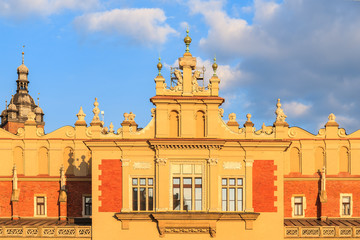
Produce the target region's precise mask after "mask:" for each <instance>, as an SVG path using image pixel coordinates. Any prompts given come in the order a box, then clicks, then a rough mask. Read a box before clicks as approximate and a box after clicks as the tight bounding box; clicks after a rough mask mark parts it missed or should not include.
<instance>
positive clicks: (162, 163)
mask: <svg viewBox="0 0 360 240" xmlns="http://www.w3.org/2000/svg"><path fill="white" fill-rule="evenodd" d="M155 162H156V164H158V165H159V166H165V165H166V163H167V158H156V159H155Z"/></svg>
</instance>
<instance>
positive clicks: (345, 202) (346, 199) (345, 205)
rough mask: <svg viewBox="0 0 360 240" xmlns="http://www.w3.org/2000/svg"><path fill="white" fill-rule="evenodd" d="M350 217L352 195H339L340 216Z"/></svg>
mask: <svg viewBox="0 0 360 240" xmlns="http://www.w3.org/2000/svg"><path fill="white" fill-rule="evenodd" d="M351 215H352V194H343V193H342V194H340V216H341V217H351Z"/></svg>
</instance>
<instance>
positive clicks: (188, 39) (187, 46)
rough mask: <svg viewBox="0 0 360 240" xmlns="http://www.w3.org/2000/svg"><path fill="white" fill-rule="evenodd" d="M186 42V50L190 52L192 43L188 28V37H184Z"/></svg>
mask: <svg viewBox="0 0 360 240" xmlns="http://www.w3.org/2000/svg"><path fill="white" fill-rule="evenodd" d="M184 43H185V45H186V51H185V52H187V53H188V52H190V50H189V46H190V43H191V37H189V29H186V37H185V38H184Z"/></svg>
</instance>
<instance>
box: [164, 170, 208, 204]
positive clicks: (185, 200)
mask: <svg viewBox="0 0 360 240" xmlns="http://www.w3.org/2000/svg"><path fill="white" fill-rule="evenodd" d="M202 167H203V166H202V165H198V164H174V165H172V170H171V171H172V209H173V210H179V211H202V210H203V204H204V196H203V190H204V189H203V186H204V185H203V184H204V183H203V176H202V173H203V171H202Z"/></svg>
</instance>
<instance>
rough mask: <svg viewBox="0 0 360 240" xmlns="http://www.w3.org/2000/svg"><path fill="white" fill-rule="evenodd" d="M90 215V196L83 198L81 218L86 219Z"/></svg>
mask: <svg viewBox="0 0 360 240" xmlns="http://www.w3.org/2000/svg"><path fill="white" fill-rule="evenodd" d="M91 214H92V198H91V196H83V216H84V217H88V216H91Z"/></svg>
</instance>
